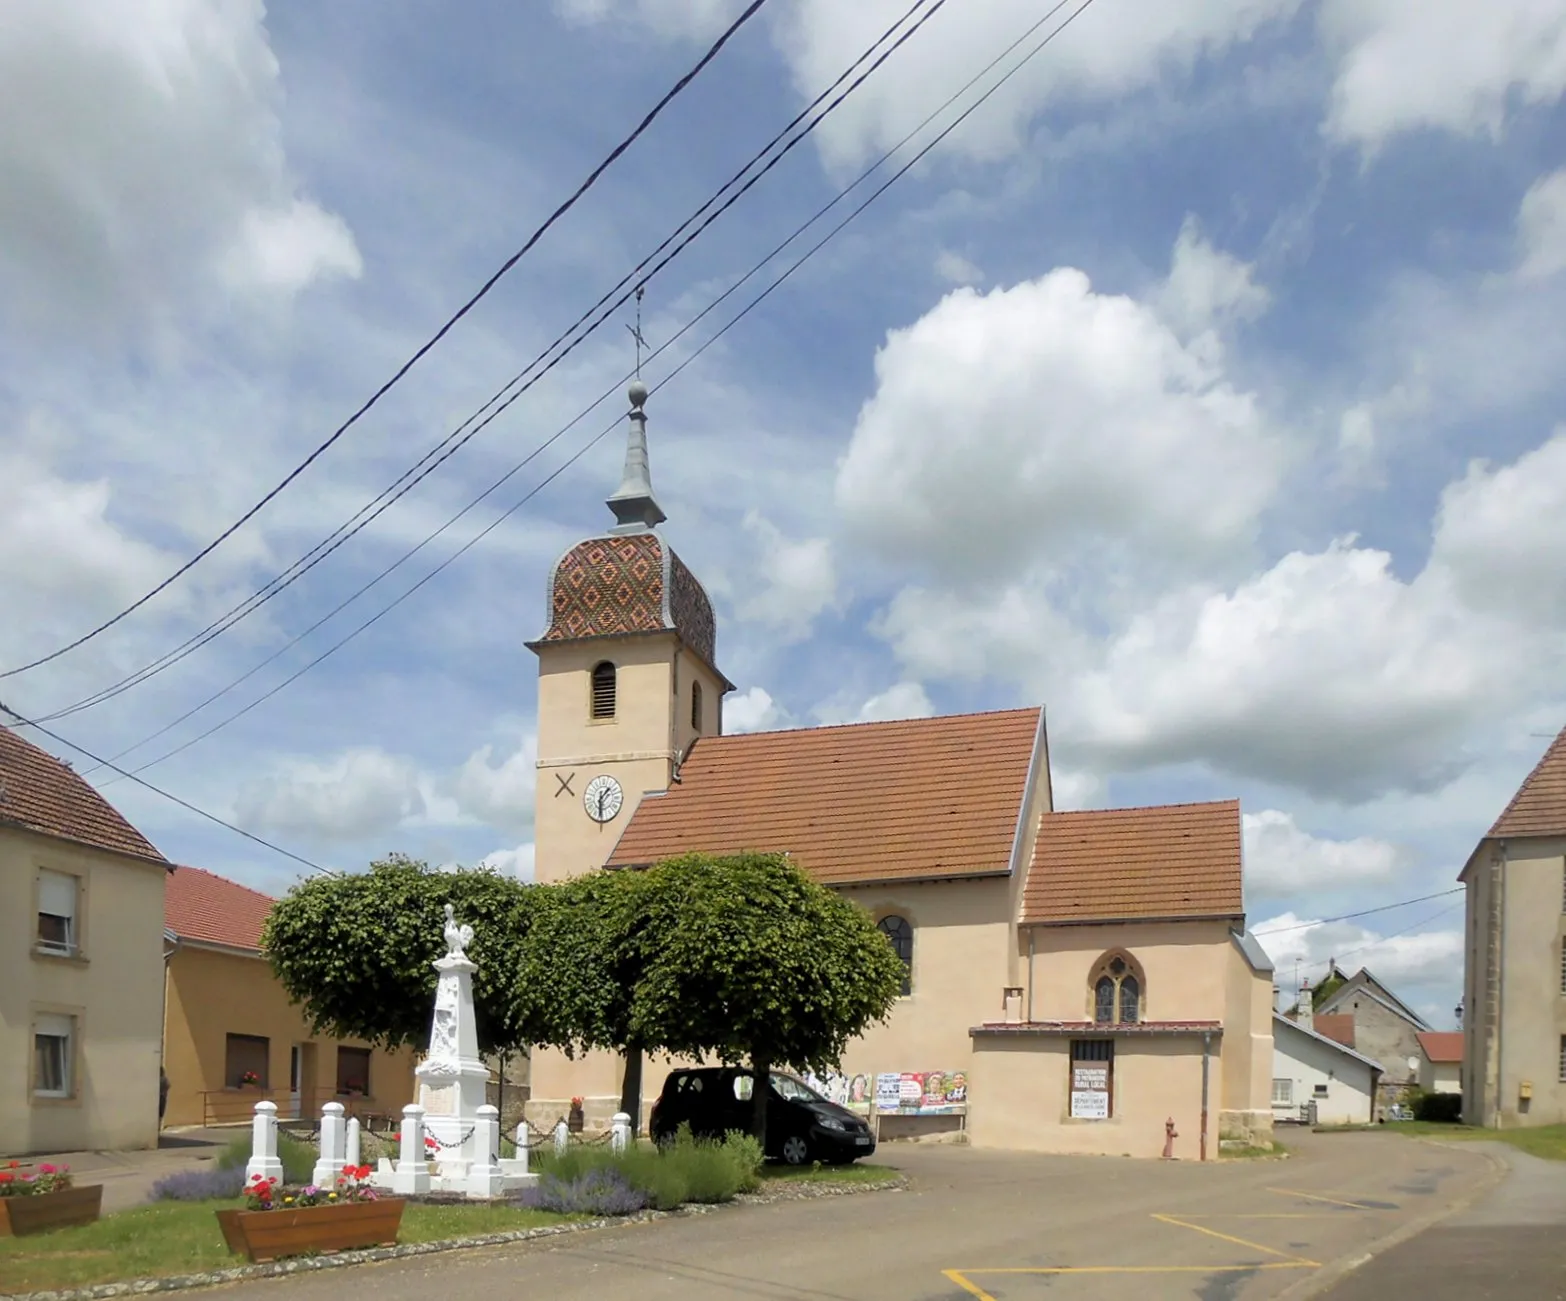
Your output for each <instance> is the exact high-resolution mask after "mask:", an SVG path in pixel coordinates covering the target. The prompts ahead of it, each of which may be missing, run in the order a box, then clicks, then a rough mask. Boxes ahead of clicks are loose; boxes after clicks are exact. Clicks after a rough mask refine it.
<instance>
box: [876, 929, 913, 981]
mask: <svg viewBox="0 0 1566 1301" xmlns="http://www.w3.org/2000/svg"><path fill="white" fill-rule="evenodd" d="M875 928H876V930H878V931H880V932H881V934H882V935H884V936H886V938H887V942H888V943H889V944H891V946H892V952H893V953H895V954H897V956H898V957H899V958H901V959H902V963H903V987H902V991H901V992H902V993H903V994H905V995H906V994H911V993H913V927H912V926H910V925H909V924H908V919H907V918H906V917H898V916H896V915H893V916H890V917H883V918H881V920H880V921H878V922H877V923H876V924H875Z"/></svg>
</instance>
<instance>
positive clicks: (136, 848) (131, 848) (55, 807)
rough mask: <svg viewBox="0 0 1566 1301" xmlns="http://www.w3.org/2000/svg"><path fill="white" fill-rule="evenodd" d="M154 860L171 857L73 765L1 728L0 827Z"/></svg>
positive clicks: (162, 861)
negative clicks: (132, 823) (124, 815)
mask: <svg viewBox="0 0 1566 1301" xmlns="http://www.w3.org/2000/svg"><path fill="white" fill-rule="evenodd" d="M7 823H10V824H11V825H13V826H18V827H26V828H27V829H28V830H29V831H35V832H38V833H39V834H40V835H44V836H54V837H57V838H58V839H60V840H69V841H73V842H74V843H76V844H78V845H88V846H90V847H92V848H93V849H106V850H110V851H112V852H113V853H116V854H129V855H130V856H131V857H132V858H145V859H150V860H151V861H153V862H155V863H166V862H167V861H168V860H167V859H165V858H164V857H163V855H162V854H160V853H158V851H157V850H156V849H155V848H154V847H153V845H152V842H151V841H149V840H148V839H147V838H146V837H145V836H144V835H142V834H141V832H139V831H137V830H136V828H135V827H133V826H131V824H130V823H129V822H127V821H126V820H125V819H124V818H123V817H121V816H120V814H119V813H118V811H117V810H116V809H115V808H114V806H113V805H112V804H110V803H109V802H108V801H107V800H106V799H104V798H103V796H102V795H100V794H98V792H97V791H95V790H94V789H93V788H92V787H91V786H90V785H89V784H88V783H87V782H86V780H84V779H83V778H82V777H81V776H79V775H78V774H77V773H76V772H75V771H73V770H72V768H71V767H70V765H69V764H66V763H62V762H61V761H60V760H59V759H56V758H55V757H54V756H53V755H52V754H50V753H49V752H48V751H47V750H42V749H40V748H39V747H38V746H36V745H34V744H33V743H32V742H31V741H24V740H23V739H22V738H21V737H20V736H18V735H17V734H16V733H15V732H13V731H12V730H11V729H10V728H8V727H0V826H4V825H5V824H7Z"/></svg>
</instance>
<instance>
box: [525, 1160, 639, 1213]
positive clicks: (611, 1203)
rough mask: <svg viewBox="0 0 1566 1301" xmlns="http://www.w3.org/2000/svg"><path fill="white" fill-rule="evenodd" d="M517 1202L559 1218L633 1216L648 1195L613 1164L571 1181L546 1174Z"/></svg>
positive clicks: (584, 1173) (587, 1172)
mask: <svg viewBox="0 0 1566 1301" xmlns="http://www.w3.org/2000/svg"><path fill="white" fill-rule="evenodd" d="M517 1200H518V1202H519V1203H520V1204H521V1205H522V1206H524V1207H527V1208H528V1209H529V1210H537V1211H554V1212H555V1213H557V1214H559V1215H633V1214H635V1213H636V1212H637V1211H640V1210H644V1209H646V1206H647V1194H646V1193H645V1192H643V1191H642V1190H641V1189H639V1188H634V1187H632V1185H631V1183H630V1181H629V1180H628V1179H627V1178H626V1177H625V1174H624V1173H623V1172H622V1171H621V1170H619V1169H616V1168H615V1167H614V1166H612V1165H601V1166H598V1167H596V1168H593V1169H588V1170H585V1171H583V1172H582V1173H581V1174H579V1175H577V1176H575V1177H574V1178H571V1179H562V1178H561V1177H560V1176H559V1175H556V1174H546V1175H543V1176H541V1177H540V1179H539V1181H538V1183H537V1184H536V1185H535V1186H534V1187H532V1188H529V1189H527V1190H526V1191H524V1192H523V1193H522V1194H521V1196H520V1197H519V1198H518V1199H517Z"/></svg>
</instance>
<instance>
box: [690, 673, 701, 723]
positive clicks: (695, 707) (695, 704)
mask: <svg viewBox="0 0 1566 1301" xmlns="http://www.w3.org/2000/svg"><path fill="white" fill-rule="evenodd" d="M691 731H693V732H699V731H701V683H699V682H692V683H691Z"/></svg>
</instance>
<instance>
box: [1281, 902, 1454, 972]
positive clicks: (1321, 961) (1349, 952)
mask: <svg viewBox="0 0 1566 1301" xmlns="http://www.w3.org/2000/svg"><path fill="white" fill-rule="evenodd" d="M1462 906H1463V904H1462V903H1461V902H1459V903H1454V904H1451V905H1450V906H1448V907H1446V908H1443V909H1441V911H1440V912H1438V913H1432V914H1431V915H1430V916H1428V917H1424V918H1421V919H1420V920H1419V921H1417V922H1415V923H1413V925H1411V926H1405V927H1403V929H1402V930H1400V931H1393V932H1392V933H1391V934H1390V935H1383V936H1381V938H1380V939H1376V940H1371V941H1369V942H1368V943H1366V944H1360V945H1356V946H1355V947H1354V948H1352V949H1345V950H1344V951H1343V952H1342V953H1334V954H1333V955H1332V956H1331V957H1328V958H1318V959H1316V961H1314V962H1304V963H1300V964H1298V965H1297V967H1296V970H1295V976H1296V978H1297V977H1298V975H1299V973H1300V972H1301V971H1314V970H1315V969H1316V968H1317V967H1325V966H1328V965H1330V964H1331V963H1334V962H1336V961H1337V960H1338V959H1339V958H1350V957H1353V956H1354V954H1356V953H1365V952H1367V951H1369V950H1370V949H1378V948H1380V947H1381V946H1382V945H1383V944H1385V943H1387V942H1388V941H1389V940H1395V939H1399V938H1400V937H1402V936H1404V935H1407V934H1408V933H1409V932H1410V931H1417V930H1418V929H1419V928H1420V927H1421V926H1428V925H1430V923H1431V922H1438V921H1440V920H1441V918H1443V917H1445V916H1446V915H1447V914H1448V913H1454V912H1456V911H1457V910H1458V909H1459V908H1461V907H1462Z"/></svg>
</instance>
